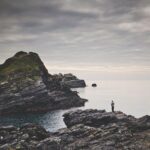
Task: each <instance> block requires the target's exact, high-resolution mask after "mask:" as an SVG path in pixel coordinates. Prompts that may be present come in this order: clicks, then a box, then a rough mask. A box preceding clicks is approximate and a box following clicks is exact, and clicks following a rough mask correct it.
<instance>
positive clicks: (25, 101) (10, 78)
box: [0, 52, 86, 115]
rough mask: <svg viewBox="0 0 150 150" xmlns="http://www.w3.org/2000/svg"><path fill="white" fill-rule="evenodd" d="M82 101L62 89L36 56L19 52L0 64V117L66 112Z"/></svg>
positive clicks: (69, 91)
mask: <svg viewBox="0 0 150 150" xmlns="http://www.w3.org/2000/svg"><path fill="white" fill-rule="evenodd" d="M85 101H86V100H85V99H81V98H80V97H79V96H78V95H77V93H76V92H72V91H71V90H70V88H69V87H63V86H61V84H60V81H59V80H58V79H57V78H56V76H54V75H50V74H49V73H48V71H47V69H46V67H45V66H44V64H43V62H42V61H41V59H40V57H39V56H38V55H37V54H36V53H33V52H30V53H26V52H18V53H17V54H16V55H14V56H13V57H12V58H9V59H7V60H6V61H5V63H4V64H2V65H0V115H7V114H12V113H28V112H46V111H50V110H54V109H65V108H70V107H76V106H83V105H84V103H85Z"/></svg>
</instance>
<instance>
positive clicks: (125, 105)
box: [0, 80, 150, 132]
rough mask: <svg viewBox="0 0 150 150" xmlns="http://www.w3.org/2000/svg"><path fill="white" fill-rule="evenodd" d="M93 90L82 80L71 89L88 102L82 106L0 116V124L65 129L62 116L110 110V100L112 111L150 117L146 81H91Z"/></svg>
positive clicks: (148, 84) (148, 83)
mask: <svg viewBox="0 0 150 150" xmlns="http://www.w3.org/2000/svg"><path fill="white" fill-rule="evenodd" d="M94 82H95V83H96V84H97V87H92V86H91V84H92V83H93V81H90V80H89V81H86V83H87V87H86V88H78V89H73V90H76V91H78V92H79V95H80V96H81V97H82V98H86V99H88V102H87V103H86V104H85V106H84V107H81V108H72V109H68V110H56V111H52V112H48V113H46V114H26V115H15V116H8V117H0V124H3V125H7V124H14V125H17V126H20V125H21V124H23V123H27V122H31V123H38V124H40V125H42V126H44V127H45V128H46V129H47V130H49V131H52V132H53V131H56V130H57V129H60V128H63V127H65V124H64V122H63V114H64V113H65V112H67V111H70V110H76V109H90V108H92V109H105V110H106V111H111V105H110V104H111V100H114V102H115V110H117V111H123V112H124V113H126V114H129V115H133V116H135V117H141V116H144V115H150V80H103V81H94Z"/></svg>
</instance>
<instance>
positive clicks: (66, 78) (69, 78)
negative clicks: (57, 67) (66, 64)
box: [55, 73, 86, 88]
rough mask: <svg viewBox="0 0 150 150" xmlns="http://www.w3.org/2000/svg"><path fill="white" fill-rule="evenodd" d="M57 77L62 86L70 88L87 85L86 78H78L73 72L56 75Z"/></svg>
mask: <svg viewBox="0 0 150 150" xmlns="http://www.w3.org/2000/svg"><path fill="white" fill-rule="evenodd" d="M55 77H56V78H57V79H59V81H60V84H61V86H63V87H69V88H83V87H86V83H85V81H84V80H81V79H78V78H77V77H76V76H74V75H73V74H71V73H69V74H64V75H62V74H58V75H55Z"/></svg>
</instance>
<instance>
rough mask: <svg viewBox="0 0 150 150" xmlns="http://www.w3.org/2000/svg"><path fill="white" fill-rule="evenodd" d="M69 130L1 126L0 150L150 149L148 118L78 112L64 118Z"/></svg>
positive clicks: (121, 114)
mask: <svg viewBox="0 0 150 150" xmlns="http://www.w3.org/2000/svg"><path fill="white" fill-rule="evenodd" d="M64 120H65V123H66V124H67V126H68V128H63V129H60V130H58V131H57V132H55V133H49V132H47V131H45V129H43V128H42V127H40V126H38V125H33V124H26V125H24V126H23V127H20V128H15V127H13V126H8V127H0V135H1V137H0V149H1V150H10V149H19V150H26V149H29V150H60V149H61V150H149V149H150V116H144V117H142V118H139V119H137V118H134V117H133V116H128V115H126V114H124V113H122V112H115V113H112V112H106V111H104V110H84V111H81V110H77V111H74V112H69V113H66V114H65V115H64Z"/></svg>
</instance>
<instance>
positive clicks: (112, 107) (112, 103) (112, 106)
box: [111, 100, 115, 112]
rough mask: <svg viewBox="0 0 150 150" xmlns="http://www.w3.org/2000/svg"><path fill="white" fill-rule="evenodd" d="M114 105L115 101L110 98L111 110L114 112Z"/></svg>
mask: <svg viewBox="0 0 150 150" xmlns="http://www.w3.org/2000/svg"><path fill="white" fill-rule="evenodd" d="M114 106H115V103H114V101H113V100H112V102H111V110H112V112H114Z"/></svg>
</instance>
